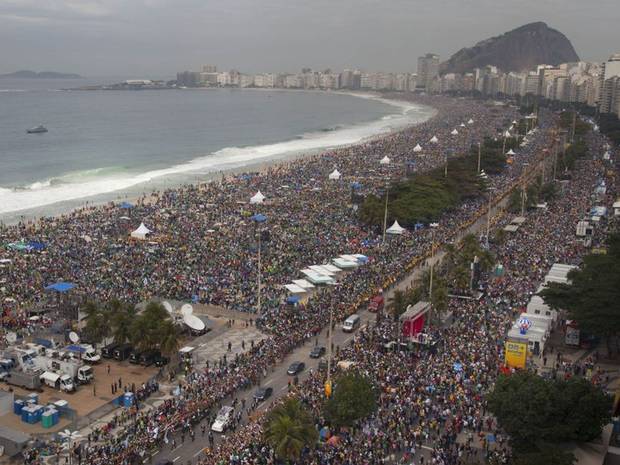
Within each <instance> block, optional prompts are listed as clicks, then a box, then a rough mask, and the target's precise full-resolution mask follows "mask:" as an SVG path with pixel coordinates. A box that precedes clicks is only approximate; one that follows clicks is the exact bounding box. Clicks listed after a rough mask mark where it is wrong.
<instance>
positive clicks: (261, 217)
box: [250, 213, 267, 223]
mask: <svg viewBox="0 0 620 465" xmlns="http://www.w3.org/2000/svg"><path fill="white" fill-rule="evenodd" d="M250 219H251V220H252V221H256V222H257V223H264V222H265V221H267V217H266V216H265V215H263V214H262V213H257V214H256V215H254V216H252V217H251V218H250Z"/></svg>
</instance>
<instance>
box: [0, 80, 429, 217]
mask: <svg viewBox="0 0 620 465" xmlns="http://www.w3.org/2000/svg"><path fill="white" fill-rule="evenodd" d="M89 83H90V82H88V81H81V80H80V81H68V82H66V81H56V80H52V81H47V80H45V81H41V80H30V81H28V80H24V81H13V80H10V81H9V80H2V79H0V219H1V220H3V221H9V222H10V221H12V220H15V219H16V218H19V217H21V216H22V215H25V216H40V215H51V214H56V213H59V212H61V211H64V210H66V209H68V208H73V207H76V206H79V205H83V204H84V203H85V202H87V201H90V202H104V201H109V200H113V199H119V198H122V197H126V196H132V195H139V194H140V193H143V192H148V191H150V190H152V189H155V188H160V187H165V186H171V185H177V184H181V183H185V182H194V181H199V180H201V179H205V178H206V177H207V176H208V175H213V173H217V172H219V171H222V170H227V169H231V168H240V167H244V166H251V165H253V164H254V165H255V164H257V163H261V162H264V161H266V160H270V159H278V158H285V157H286V156H290V155H291V154H298V153H300V152H312V151H316V150H318V149H324V148H328V147H336V146H340V145H346V144H352V143H355V142H358V141H360V140H362V139H364V138H367V137H370V136H374V135H377V134H380V133H384V132H387V131H390V130H394V129H397V128H399V127H403V126H405V125H407V124H412V123H415V122H418V121H422V120H424V119H426V118H428V117H429V116H430V114H431V113H432V110H431V109H429V108H427V107H421V106H417V105H413V104H405V103H401V102H391V101H390V102H386V101H383V100H381V99H375V98H369V97H368V96H359V95H358V96H354V95H347V94H342V93H326V92H297V91H295V92H290V91H278V90H245V89H243V90H241V89H208V90H207V89H205V90H202V89H194V90H161V91H117V92H116V91H66V90H60V89H63V88H70V87H75V86H77V85H85V84H89ZM38 124H44V125H45V126H46V127H47V128H48V129H49V132H48V133H45V134H27V133H26V129H28V128H30V127H33V126H36V125H38Z"/></svg>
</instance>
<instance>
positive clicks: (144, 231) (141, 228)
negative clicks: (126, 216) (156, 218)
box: [132, 223, 152, 234]
mask: <svg viewBox="0 0 620 465" xmlns="http://www.w3.org/2000/svg"><path fill="white" fill-rule="evenodd" d="M150 232H152V231H151V230H150V229H149V228H147V227H146V226H145V225H144V223H140V226H138V229H136V230H135V231H134V232H133V233H132V234H149V233H150Z"/></svg>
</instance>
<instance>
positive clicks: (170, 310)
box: [161, 300, 174, 315]
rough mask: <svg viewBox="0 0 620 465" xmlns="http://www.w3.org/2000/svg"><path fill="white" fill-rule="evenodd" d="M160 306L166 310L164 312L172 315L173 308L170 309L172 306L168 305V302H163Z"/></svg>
mask: <svg viewBox="0 0 620 465" xmlns="http://www.w3.org/2000/svg"><path fill="white" fill-rule="evenodd" d="M161 304H162V305H163V306H164V308H165V309H166V311H167V312H168V313H170V314H171V315H172V313H173V312H174V310H173V308H172V305H170V302H168V301H167V300H164V301H163V302H162V303H161Z"/></svg>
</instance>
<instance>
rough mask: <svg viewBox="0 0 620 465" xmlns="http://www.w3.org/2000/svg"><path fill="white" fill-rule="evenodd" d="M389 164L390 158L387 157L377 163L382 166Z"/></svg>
mask: <svg viewBox="0 0 620 465" xmlns="http://www.w3.org/2000/svg"><path fill="white" fill-rule="evenodd" d="M389 162H390V157H388V156H387V155H386V156H385V157H383V158H382V159H381V160H380V161H379V163H381V164H382V165H387V164H388V163H389Z"/></svg>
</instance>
